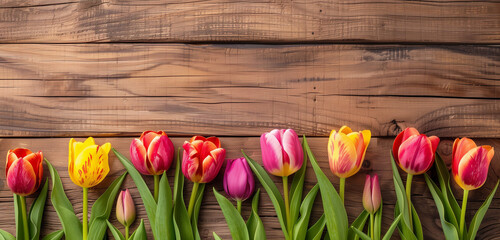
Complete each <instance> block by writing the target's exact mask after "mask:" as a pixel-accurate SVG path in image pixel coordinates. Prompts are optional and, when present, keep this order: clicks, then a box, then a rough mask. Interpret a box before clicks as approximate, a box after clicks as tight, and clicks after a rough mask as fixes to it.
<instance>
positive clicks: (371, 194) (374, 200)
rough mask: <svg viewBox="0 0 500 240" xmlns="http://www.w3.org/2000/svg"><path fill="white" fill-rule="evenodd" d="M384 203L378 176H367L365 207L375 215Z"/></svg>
mask: <svg viewBox="0 0 500 240" xmlns="http://www.w3.org/2000/svg"><path fill="white" fill-rule="evenodd" d="M381 203H382V195H381V194H380V185H379V183H378V175H377V174H375V175H373V176H371V177H370V175H366V181H365V190H364V191H363V207H364V208H365V210H366V211H367V212H369V213H371V214H374V213H376V212H377V211H378V209H379V208H380V204H381Z"/></svg>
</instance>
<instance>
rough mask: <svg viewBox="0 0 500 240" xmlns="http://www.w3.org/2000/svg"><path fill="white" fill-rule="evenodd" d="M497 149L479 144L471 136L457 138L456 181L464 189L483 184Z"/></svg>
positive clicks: (453, 164) (454, 146) (455, 148)
mask: <svg viewBox="0 0 500 240" xmlns="http://www.w3.org/2000/svg"><path fill="white" fill-rule="evenodd" d="M494 154H495V151H494V149H493V147H491V146H488V145H483V146H479V147H478V146H477V145H476V143H474V141H472V140H471V139H469V138H462V139H459V138H457V139H456V140H455V142H454V143H453V154H452V156H453V162H452V169H451V171H452V173H453V178H454V179H455V182H456V183H457V184H458V185H459V186H460V187H461V188H463V189H464V190H474V189H477V188H480V187H481V186H483V184H484V182H486V177H488V167H489V166H490V162H491V159H493V155H494Z"/></svg>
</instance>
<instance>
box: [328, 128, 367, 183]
mask: <svg viewBox="0 0 500 240" xmlns="http://www.w3.org/2000/svg"><path fill="white" fill-rule="evenodd" d="M371 136H372V134H371V131H370V130H363V131H360V132H353V131H352V130H351V128H349V127H348V126H343V127H341V128H340V129H339V131H338V132H336V131H335V130H333V131H332V132H331V133H330V138H329V139H328V160H329V163H330V170H331V171H332V173H333V174H335V175H336V176H337V177H339V178H348V177H350V176H352V175H354V174H356V173H357V172H358V171H359V169H361V165H362V164H363V161H364V159H365V154H366V149H367V148H368V144H370V139H371Z"/></svg>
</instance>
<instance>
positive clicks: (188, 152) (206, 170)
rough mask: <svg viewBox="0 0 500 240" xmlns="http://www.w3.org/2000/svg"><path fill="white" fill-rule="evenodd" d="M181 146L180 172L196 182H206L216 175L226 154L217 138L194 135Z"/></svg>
mask: <svg viewBox="0 0 500 240" xmlns="http://www.w3.org/2000/svg"><path fill="white" fill-rule="evenodd" d="M182 147H183V148H184V154H183V159H182V173H183V174H184V176H186V178H188V179H189V180H191V181H193V182H196V183H207V182H210V181H212V180H213V179H214V178H215V177H216V176H217V174H218V173H219V171H220V169H221V167H222V164H223V163H224V158H225V156H226V150H225V149H224V148H221V144H220V140H219V138H217V137H209V138H204V137H202V136H194V137H192V138H191V139H190V140H189V141H186V142H184V145H183V146H182Z"/></svg>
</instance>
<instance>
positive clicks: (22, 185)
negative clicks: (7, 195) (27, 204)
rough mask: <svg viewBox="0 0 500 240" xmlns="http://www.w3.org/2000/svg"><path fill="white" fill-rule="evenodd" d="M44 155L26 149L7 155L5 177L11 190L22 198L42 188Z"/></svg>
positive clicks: (10, 151)
mask: <svg viewBox="0 0 500 240" xmlns="http://www.w3.org/2000/svg"><path fill="white" fill-rule="evenodd" d="M42 162H43V154H42V152H37V153H33V152H31V151H30V150H29V149H26V148H16V149H13V150H9V152H8V153H7V162H6V166H5V176H6V181H7V186H9V188H10V190H11V191H12V192H13V193H15V194H17V195H20V196H27V195H30V194H32V193H34V192H36V190H38V188H39V187H40V184H41V182H42V175H43V168H42Z"/></svg>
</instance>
